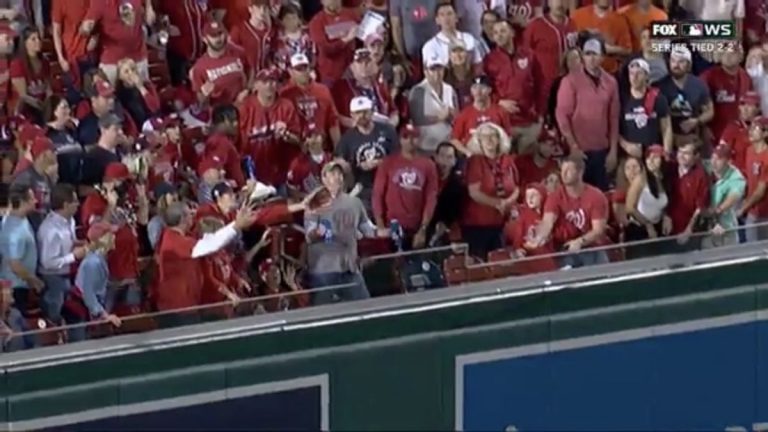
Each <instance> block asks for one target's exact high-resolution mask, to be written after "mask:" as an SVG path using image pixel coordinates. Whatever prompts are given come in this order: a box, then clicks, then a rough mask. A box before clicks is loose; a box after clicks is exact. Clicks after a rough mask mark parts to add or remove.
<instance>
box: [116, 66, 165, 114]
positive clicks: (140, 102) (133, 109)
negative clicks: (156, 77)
mask: <svg viewBox="0 0 768 432" xmlns="http://www.w3.org/2000/svg"><path fill="white" fill-rule="evenodd" d="M117 78H118V80H117V85H116V86H115V94H116V96H117V100H118V101H119V102H120V104H121V105H122V106H123V107H124V108H125V110H126V112H128V114H129V115H130V116H131V118H132V119H133V121H134V122H135V123H136V124H137V125H143V124H144V122H146V121H147V120H149V119H150V118H152V117H154V116H155V115H157V114H159V113H160V97H159V96H158V95H157V90H155V85H154V84H152V81H150V80H145V79H144V78H143V77H142V75H141V73H140V72H139V67H138V65H137V64H136V62H135V61H134V60H133V59H129V58H126V59H122V60H120V62H118V63H117Z"/></svg>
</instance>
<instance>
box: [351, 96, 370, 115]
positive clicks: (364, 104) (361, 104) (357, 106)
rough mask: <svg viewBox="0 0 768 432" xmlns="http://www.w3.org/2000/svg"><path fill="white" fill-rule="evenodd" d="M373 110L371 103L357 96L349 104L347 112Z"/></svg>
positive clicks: (367, 99) (363, 97) (365, 98)
mask: <svg viewBox="0 0 768 432" xmlns="http://www.w3.org/2000/svg"><path fill="white" fill-rule="evenodd" d="M372 109H373V101H372V100H370V99H369V98H367V97H365V96H357V97H355V98H353V99H352V101H350V102H349V112H351V113H353V112H358V111H365V110H372Z"/></svg>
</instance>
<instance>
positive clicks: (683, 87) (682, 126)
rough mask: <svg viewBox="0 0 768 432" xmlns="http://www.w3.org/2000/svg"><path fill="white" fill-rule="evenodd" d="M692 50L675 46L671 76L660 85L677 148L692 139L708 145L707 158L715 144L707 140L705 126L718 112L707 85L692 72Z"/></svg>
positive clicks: (705, 150)
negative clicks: (712, 144) (667, 102)
mask: <svg viewBox="0 0 768 432" xmlns="http://www.w3.org/2000/svg"><path fill="white" fill-rule="evenodd" d="M691 59H692V55H691V51H690V50H689V49H688V48H686V47H684V46H679V45H678V46H675V47H674V48H673V49H672V52H671V53H670V55H669V75H668V76H667V77H666V78H664V79H663V80H661V81H660V82H659V83H658V88H659V90H661V93H662V94H663V95H664V96H665V97H666V98H667V101H669V111H670V115H671V117H672V131H673V133H674V136H675V138H674V140H675V146H679V145H680V143H682V142H688V141H690V140H691V139H697V138H698V139H699V140H702V141H703V142H704V145H705V148H704V149H703V153H704V155H705V156H706V155H708V153H709V151H711V143H710V142H708V141H707V140H705V139H704V136H703V133H702V132H703V126H705V125H706V124H707V123H709V122H710V121H712V118H713V117H714V114H715V110H714V106H713V104H712V99H711V98H710V95H709V90H708V89H707V85H706V84H705V83H704V81H702V80H701V79H700V78H699V77H697V76H694V75H693V74H691V73H689V71H690V70H691Z"/></svg>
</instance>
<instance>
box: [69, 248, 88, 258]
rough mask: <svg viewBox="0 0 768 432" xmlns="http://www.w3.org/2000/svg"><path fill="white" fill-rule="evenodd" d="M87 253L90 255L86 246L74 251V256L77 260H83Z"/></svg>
mask: <svg viewBox="0 0 768 432" xmlns="http://www.w3.org/2000/svg"><path fill="white" fill-rule="evenodd" d="M86 253H88V248H87V247H86V246H78V247H76V248H74V249H72V255H74V256H75V259H77V260H81V259H83V257H85V254H86Z"/></svg>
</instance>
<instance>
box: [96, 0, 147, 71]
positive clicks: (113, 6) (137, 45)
mask: <svg viewBox="0 0 768 432" xmlns="http://www.w3.org/2000/svg"><path fill="white" fill-rule="evenodd" d="M127 4H129V5H130V7H126V6H123V5H127ZM144 15H145V12H144V0H91V7H90V8H89V9H88V12H87V13H86V16H85V19H86V20H93V21H96V30H94V32H95V34H98V35H99V44H100V45H101V50H102V51H101V62H102V63H105V64H117V63H118V62H119V61H120V60H122V59H124V58H130V59H133V60H135V61H141V60H144V59H146V58H147V45H146V44H145V43H144Z"/></svg>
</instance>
